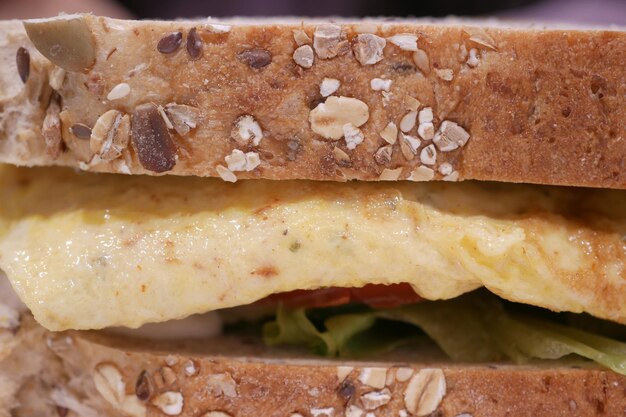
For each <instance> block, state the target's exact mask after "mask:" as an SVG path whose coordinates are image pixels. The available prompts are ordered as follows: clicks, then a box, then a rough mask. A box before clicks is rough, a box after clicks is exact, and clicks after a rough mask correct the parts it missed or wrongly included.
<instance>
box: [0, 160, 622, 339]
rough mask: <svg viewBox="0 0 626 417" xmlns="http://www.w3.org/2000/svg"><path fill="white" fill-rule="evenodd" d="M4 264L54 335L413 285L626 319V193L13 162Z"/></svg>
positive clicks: (430, 292) (0, 246) (7, 177)
mask: <svg viewBox="0 0 626 417" xmlns="http://www.w3.org/2000/svg"><path fill="white" fill-rule="evenodd" d="M0 202H1V204H0V268H1V269H3V270H4V271H5V272H6V273H7V275H8V277H9V279H10V280H11V283H12V284H13V286H14V287H15V289H16V291H17V293H18V294H19V296H20V297H21V298H22V300H23V301H24V302H25V303H26V304H27V305H28V307H30V309H31V310H32V311H33V313H34V315H35V317H36V319H37V320H38V321H39V322H40V323H41V324H43V325H44V326H45V327H47V328H48V329H51V330H64V329H96V328H103V327H107V326H119V325H123V326H129V327H136V326H139V325H141V324H143V323H146V322H158V321H164V320H169V319H175V318H182V317H185V316H188V315H190V314H193V313H199V312H205V311H209V310H214V309H219V308H224V307H231V306H237V305H242V304H247V303H251V302H253V301H255V300H258V299H260V298H262V297H265V296H267V295H270V294H272V293H277V292H283V291H290V290H294V289H313V288H320V287H325V286H339V287H358V286H362V285H364V284H366V283H382V284H391V283H400V282H408V283H410V284H411V285H412V286H413V287H414V288H415V291H417V293H419V294H420V295H421V296H423V297H424V298H427V299H433V300H434V299H446V298H451V297H456V296H458V295H460V294H462V293H464V292H467V291H471V290H473V289H475V288H478V287H481V286H485V287H487V288H488V289H490V290H491V291H493V292H495V293H497V294H498V295H500V296H501V297H503V298H506V299H509V300H513V301H518V302H523V303H528V304H533V305H537V306H542V307H547V308H549V309H552V310H558V311H561V310H567V311H574V312H582V311H586V312H589V313H591V314H593V315H595V316H598V317H602V318H607V319H611V320H614V321H617V322H621V323H626V302H624V300H626V268H625V266H626V241H625V235H626V193H625V192H623V191H608V190H585V189H565V188H556V187H540V186H527V185H514V184H494V183H476V182H466V183H441V182H437V183H434V182H433V183H408V182H393V183H391V182H389V183H347V184H340V183H323V182H305V181H297V182H295V181H280V182H272V181H240V182H238V183H236V184H228V183H224V182H221V181H219V180H215V179H206V178H181V177H173V176H169V177H158V178H152V177H141V176H133V177H126V176H121V175H105V174H84V173H76V172H74V171H71V170H67V169H63V168H28V169H24V168H13V167H8V166H0Z"/></svg>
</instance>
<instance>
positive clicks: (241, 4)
mask: <svg viewBox="0 0 626 417" xmlns="http://www.w3.org/2000/svg"><path fill="white" fill-rule="evenodd" d="M59 12H67V13H78V12H92V13H94V14H96V15H101V16H111V17H120V18H139V19H150V18H152V19H175V18H179V17H180V18H182V17H186V18H194V17H204V16H217V17H223V16H287V15H289V16H346V17H362V16H402V17H407V16H417V17H422V16H435V17H441V16H449V15H457V16H473V17H484V16H496V17H498V18H504V19H507V18H512V19H516V20H530V21H533V22H570V23H590V24H600V25H607V24H616V25H623V26H626V0H405V1H394V0H309V1H302V0H0V19H27V18H35V17H50V16H54V15H56V14H58V13H59Z"/></svg>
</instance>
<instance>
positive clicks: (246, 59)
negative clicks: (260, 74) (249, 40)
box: [237, 48, 272, 69]
mask: <svg viewBox="0 0 626 417" xmlns="http://www.w3.org/2000/svg"><path fill="white" fill-rule="evenodd" d="M237 58H238V59H239V60H240V61H241V62H243V63H244V64H247V65H248V66H249V67H250V68H254V69H261V68H263V67H266V66H268V65H269V64H271V62H272V53H271V52H270V51H268V50H267V49H262V48H252V49H246V50H245V51H242V52H239V53H238V54H237Z"/></svg>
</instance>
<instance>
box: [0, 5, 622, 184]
mask: <svg viewBox="0 0 626 417" xmlns="http://www.w3.org/2000/svg"><path fill="white" fill-rule="evenodd" d="M27 27H28V28H29V34H30V39H31V40H34V41H35V44H36V46H37V47H35V46H33V44H32V43H31V40H29V38H28V37H27V36H26V33H25V32H24V30H23V28H22V24H21V22H17V21H13V22H3V23H2V24H1V26H0V45H1V46H0V54H1V57H2V61H3V65H2V69H1V70H0V109H1V114H0V160H1V161H4V162H9V163H14V164H18V165H51V164H58V165H68V166H73V167H77V168H80V169H84V170H90V171H98V172H121V173H127V174H129V173H132V174H151V175H155V174H164V173H167V174H175V175H198V176H221V177H222V178H223V179H225V180H227V181H234V180H236V179H238V178H269V179H315V180H338V181H343V180H348V179H360V180H378V179H384V180H396V179H413V180H429V179H445V180H451V181H455V180H463V179H479V180H496V181H507V182H529V183H544V184H562V185H576V186H592V187H605V188H626V124H625V123H624V120H625V119H626V106H624V96H625V94H626V82H625V80H626V67H625V66H624V62H626V32H625V31H623V30H618V29H593V30H591V29H589V30H583V29H559V28H555V29H543V28H529V27H517V28H514V27H506V26H504V25H502V24H497V23H491V24H487V25H485V24H480V23H475V22H474V23H472V22H455V21H442V22H437V23H432V22H427V21H419V20H399V21H385V20H372V21H337V22H335V23H330V21H328V20H326V21H306V20H305V21H302V22H301V21H299V20H296V19H292V20H286V21H276V20H264V21H237V20H233V21H227V22H221V23H220V22H214V21H211V20H197V21H173V22H163V21H121V20H113V19H108V18H104V17H95V16H91V15H75V16H69V17H68V16H66V17H60V18H56V19H52V20H50V21H36V22H30V23H28V24H27ZM20 48H24V49H20ZM37 49H39V51H38V50H37ZM40 52H42V53H43V54H44V55H46V56H47V58H46V57H44V56H42V55H41V53H40ZM49 59H52V62H51V61H50V60H49ZM22 80H24V82H23V81H22ZM325 96H328V97H325ZM431 111H432V116H431Z"/></svg>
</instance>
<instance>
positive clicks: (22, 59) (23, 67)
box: [15, 46, 30, 84]
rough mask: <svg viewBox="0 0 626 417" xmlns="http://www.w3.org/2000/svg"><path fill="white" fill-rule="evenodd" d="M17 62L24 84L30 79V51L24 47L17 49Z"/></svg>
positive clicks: (18, 71)
mask: <svg viewBox="0 0 626 417" xmlns="http://www.w3.org/2000/svg"><path fill="white" fill-rule="evenodd" d="M15 63H16V64H17V73H18V74H19V76H20V79H21V80H22V82H23V83H24V84H26V81H28V75H29V74H30V53H28V50H27V49H26V48H24V47H21V46H20V47H19V48H18V49H17V54H15Z"/></svg>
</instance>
